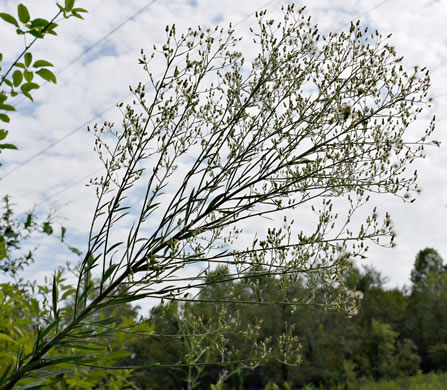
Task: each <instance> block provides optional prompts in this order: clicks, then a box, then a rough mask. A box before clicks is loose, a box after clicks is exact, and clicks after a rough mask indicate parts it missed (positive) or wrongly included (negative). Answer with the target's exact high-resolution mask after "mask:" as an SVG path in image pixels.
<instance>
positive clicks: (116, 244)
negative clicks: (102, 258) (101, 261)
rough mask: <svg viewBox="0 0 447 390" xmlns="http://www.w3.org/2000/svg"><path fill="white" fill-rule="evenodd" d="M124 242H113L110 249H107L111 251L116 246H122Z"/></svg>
mask: <svg viewBox="0 0 447 390" xmlns="http://www.w3.org/2000/svg"><path fill="white" fill-rule="evenodd" d="M122 243H123V242H117V243H115V244H113V245H112V246H111V247H110V248H109V249H107V253H110V252H111V251H113V250H114V249H115V248H116V247H118V246H120V245H121V244H122Z"/></svg>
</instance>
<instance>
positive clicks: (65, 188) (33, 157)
mask: <svg viewBox="0 0 447 390" xmlns="http://www.w3.org/2000/svg"><path fill="white" fill-rule="evenodd" d="M154 1H156V0H154ZM154 1H152V3H153V2H154ZM274 1H275V0H270V1H268V2H267V3H266V4H264V5H263V6H262V7H261V8H259V9H258V11H259V10H261V9H263V8H265V7H267V6H268V5H270V4H271V3H273V2H274ZM388 1H390V0H383V1H382V2H380V3H378V4H376V5H375V6H373V7H372V8H370V9H368V10H367V11H365V12H363V13H362V14H360V15H358V16H357V17H356V18H355V19H359V18H361V17H363V16H365V15H367V14H369V13H371V12H372V11H374V10H376V9H377V8H379V7H381V6H382V5H384V4H385V3H387V2H388ZM251 15H252V14H249V15H247V16H245V17H244V18H243V19H241V20H240V21H239V22H238V23H236V24H235V26H237V25H240V24H241V23H243V22H244V21H246V20H247V19H248V18H249V17H250V16H251ZM355 19H353V20H351V21H350V22H349V23H351V22H352V21H354V20H355ZM348 25H349V24H345V25H343V26H342V27H340V28H339V29H338V30H341V29H343V28H344V27H346V26H348ZM131 95H132V94H130V95H127V96H126V97H125V98H124V99H122V100H126V99H127V98H129V96H131ZM115 106H116V104H113V105H112V106H110V107H108V108H107V109H106V110H104V111H102V112H101V113H100V114H98V115H96V116H95V117H93V118H91V119H90V120H89V121H87V122H85V123H84V124H82V125H81V126H79V127H78V128H76V129H75V130H73V131H71V132H70V133H67V134H66V135H65V136H63V137H62V138H60V139H59V140H57V141H56V142H53V143H52V144H50V145H49V146H47V147H46V148H45V149H42V150H41V151H40V152H38V153H36V154H35V155H34V156H32V157H31V158H29V159H28V160H26V161H25V162H23V163H22V164H20V165H19V166H17V167H16V168H14V169H13V170H11V171H9V172H8V173H7V174H6V175H4V177H6V176H8V175H10V174H11V173H13V172H14V171H16V170H17V169H19V168H21V167H22V166H24V165H26V164H28V163H29V162H30V161H31V160H33V159H35V158H36V157H38V156H39V155H41V154H43V153H45V152H46V151H47V150H48V149H50V148H52V147H53V146H55V145H57V144H58V143H60V142H62V141H63V140H64V139H66V138H68V137H70V136H71V135H73V134H74V133H75V132H77V131H79V130H80V129H82V128H83V127H84V126H86V125H87V124H88V123H90V122H92V121H93V120H94V119H96V118H98V117H100V116H102V115H103V114H104V113H106V112H107V111H109V110H111V109H112V108H113V107H115ZM102 169H103V168H102V167H101V168H100V169H97V170H95V171H93V172H91V173H89V174H88V175H86V176H84V177H83V178H81V179H78V180H76V181H75V182H72V183H71V184H69V185H68V186H66V187H64V188H63V189H61V190H60V191H58V192H57V193H54V194H52V195H51V196H49V197H48V198H46V199H45V200H44V201H42V202H40V203H38V205H40V204H43V203H46V202H47V201H49V200H51V199H52V198H54V197H56V196H58V195H59V194H61V193H63V192H65V191H66V190H68V189H70V188H72V187H73V186H75V185H76V184H79V183H80V182H82V181H84V180H85V179H87V178H89V177H91V176H92V175H94V174H95V173H97V172H99V171H100V170H102Z"/></svg>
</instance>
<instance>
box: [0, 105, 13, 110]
mask: <svg viewBox="0 0 447 390" xmlns="http://www.w3.org/2000/svg"><path fill="white" fill-rule="evenodd" d="M0 110H3V111H15V110H16V109H15V108H14V106H11V105H9V104H1V103H0Z"/></svg>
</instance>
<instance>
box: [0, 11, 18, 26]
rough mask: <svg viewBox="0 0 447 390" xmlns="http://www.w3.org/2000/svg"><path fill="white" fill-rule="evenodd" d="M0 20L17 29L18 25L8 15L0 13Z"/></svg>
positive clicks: (12, 17)
mask: <svg viewBox="0 0 447 390" xmlns="http://www.w3.org/2000/svg"><path fill="white" fill-rule="evenodd" d="M0 18H2V19H3V20H4V21H5V22H7V23H11V24H13V25H14V26H16V27H19V23H18V22H17V20H16V18H15V17H14V16H12V15H10V14H7V13H5V12H0Z"/></svg>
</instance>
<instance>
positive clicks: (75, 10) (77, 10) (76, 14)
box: [71, 8, 88, 20]
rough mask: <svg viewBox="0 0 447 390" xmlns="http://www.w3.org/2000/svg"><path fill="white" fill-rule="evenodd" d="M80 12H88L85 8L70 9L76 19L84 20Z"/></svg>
mask: <svg viewBox="0 0 447 390" xmlns="http://www.w3.org/2000/svg"><path fill="white" fill-rule="evenodd" d="M81 12H88V11H87V10H85V9H84V8H73V10H72V11H71V14H72V15H73V16H74V17H75V18H78V19H82V20H84V18H83V17H82V15H81Z"/></svg>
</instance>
